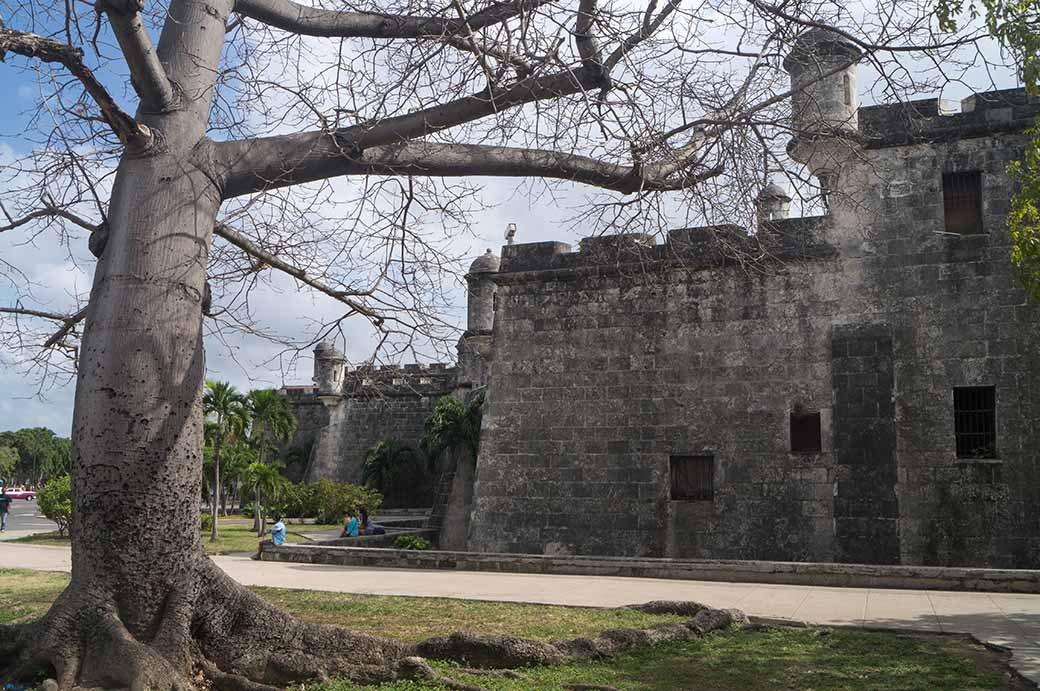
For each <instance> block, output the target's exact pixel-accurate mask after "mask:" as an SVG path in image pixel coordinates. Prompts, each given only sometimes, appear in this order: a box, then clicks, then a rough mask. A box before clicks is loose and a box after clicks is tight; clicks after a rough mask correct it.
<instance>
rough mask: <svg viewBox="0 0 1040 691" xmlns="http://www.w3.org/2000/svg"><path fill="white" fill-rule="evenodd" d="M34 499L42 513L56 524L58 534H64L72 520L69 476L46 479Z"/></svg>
mask: <svg viewBox="0 0 1040 691" xmlns="http://www.w3.org/2000/svg"><path fill="white" fill-rule="evenodd" d="M36 501H37V502H38V503H39V507H40V511H41V512H42V513H43V515H44V516H46V517H47V518H49V519H51V520H52V521H54V522H55V523H57V524H58V535H64V534H65V531H67V530H68V529H69V521H71V520H72V481H71V480H70V479H69V476H68V475H61V476H59V477H56V478H52V479H50V480H48V481H47V484H45V485H44V486H43V487H41V488H40V491H39V492H37V493H36Z"/></svg>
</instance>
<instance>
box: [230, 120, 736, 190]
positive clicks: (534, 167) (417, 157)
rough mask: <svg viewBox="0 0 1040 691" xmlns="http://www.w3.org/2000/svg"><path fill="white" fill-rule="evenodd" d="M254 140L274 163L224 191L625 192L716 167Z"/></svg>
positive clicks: (450, 147)
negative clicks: (388, 186) (558, 187)
mask: <svg viewBox="0 0 1040 691" xmlns="http://www.w3.org/2000/svg"><path fill="white" fill-rule="evenodd" d="M255 146H257V147H259V148H261V149H262V150H263V151H262V152H260V153H259V155H258V156H257V158H258V159H261V160H265V161H280V163H279V164H277V165H272V166H268V167H267V168H266V169H263V170H254V172H253V175H252V176H251V177H253V178H254V181H255V179H256V178H255V176H257V175H259V176H260V177H261V178H262V183H263V184H262V185H261V186H260V187H256V186H255V185H244V184H242V183H244V182H245V181H244V180H234V179H233V180H232V181H230V182H229V185H228V187H227V188H226V190H225V198H230V197H233V196H237V195H241V194H249V193H251V192H254V191H256V189H271V188H276V187H285V186H288V185H295V184H300V183H304V182H311V181H314V180H322V179H325V178H331V177H336V176H340V175H395V176H404V175H421V176H448V177H451V176H501V177H542V178H556V179H560V180H570V181H573V182H580V183H584V184H587V185H593V186H595V187H601V188H604V189H609V190H614V191H617V192H621V193H624V194H631V193H633V192H638V191H656V192H660V191H669V190H679V189H684V188H687V187H692V186H693V185H695V184H697V183H699V182H702V181H704V180H706V179H708V178H711V177H715V176H716V175H719V174H721V172H722V168H720V167H716V168H711V169H700V170H697V171H696V172H694V171H691V170H689V169H685V168H684V169H681V170H680V169H679V168H678V167H677V166H676V165H675V164H674V160H673V159H671V158H670V159H669V160H667V161H663V162H662V163H660V164H654V165H646V166H625V165H620V164H616V163H609V162H606V161H599V160H596V159H594V158H590V157H588V156H579V155H576V154H569V153H565V152H558V151H545V150H542V149H523V148H513V147H505V146H486V145H478V144H437V143H433V142H407V143H404V144H389V145H384V146H378V147H372V148H369V149H366V150H365V151H364V153H363V154H360V155H359V156H358V157H354V158H352V157H350V156H346V155H344V153H343V150H342V148H341V147H340V145H339V144H338V143H337V141H336V138H335V137H333V136H330V135H328V134H326V133H323V132H312V133H309V134H302V135H299V134H298V135H286V136H283V137H270V138H268V139H266V140H258V141H257V142H256V143H255ZM686 165H687V166H689V165H690V163H689V161H686Z"/></svg>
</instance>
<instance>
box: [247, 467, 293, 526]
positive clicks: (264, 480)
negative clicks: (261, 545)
mask: <svg viewBox="0 0 1040 691" xmlns="http://www.w3.org/2000/svg"><path fill="white" fill-rule="evenodd" d="M242 478H243V481H244V482H245V483H246V484H248V485H250V486H251V487H252V488H253V494H254V495H255V497H256V503H255V506H256V509H255V513H254V518H255V519H258V520H256V521H254V526H255V525H259V528H258V529H257V537H260V536H262V535H263V534H264V530H265V529H266V527H267V521H266V518H265V517H264V515H263V512H264V497H265V496H266V497H270V498H271V499H275V498H277V497H278V495H279V493H280V492H281V489H282V487H283V486H284V485H285V481H286V480H285V478H284V477H282V475H281V473H279V472H278V470H277V469H276V468H274V467H272V466H270V465H267V464H266V463H259V462H257V463H250V464H249V465H248V466H246V468H245V470H244V471H243V473H242Z"/></svg>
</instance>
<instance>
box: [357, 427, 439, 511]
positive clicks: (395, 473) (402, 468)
mask: <svg viewBox="0 0 1040 691" xmlns="http://www.w3.org/2000/svg"><path fill="white" fill-rule="evenodd" d="M425 474H426V469H425V468H424V467H423V464H422V462H421V459H420V458H419V453H418V452H416V450H415V449H413V448H412V447H410V446H406V445H404V444H402V443H401V442H399V441H395V440H393V439H384V440H382V441H380V442H377V443H376V444H375V445H374V446H373V447H372V448H371V449H369V450H368V454H367V455H366V456H365V463H364V465H362V466H361V484H362V485H365V486H366V487H370V488H372V489H375V490H378V491H379V493H380V494H382V495H384V496H387V495H390V496H393V497H394V498H395V499H398V500H399V499H404V498H405V497H401V496H399V495H401V494H402V493H403V491H404V490H405V483H402V482H401V481H402V480H405V479H411V480H412V482H410V483H407V484H410V485H421V484H423V483H421V482H420V480H422V479H423V478H422V477H417V476H422V475H425ZM409 476H411V477H410V478H409Z"/></svg>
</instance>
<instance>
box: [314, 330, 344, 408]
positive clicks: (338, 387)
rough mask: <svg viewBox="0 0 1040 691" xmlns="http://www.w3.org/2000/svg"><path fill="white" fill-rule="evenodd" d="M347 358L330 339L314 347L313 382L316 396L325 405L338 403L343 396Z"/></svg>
mask: <svg viewBox="0 0 1040 691" xmlns="http://www.w3.org/2000/svg"><path fill="white" fill-rule="evenodd" d="M346 372H347V359H346V358H345V357H344V356H343V353H341V352H339V350H337V348H336V346H335V344H333V343H332V341H322V342H321V343H319V344H318V345H317V346H315V348H314V383H315V384H316V385H317V386H318V398H320V399H321V402H322V403H324V404H325V405H326V406H335V405H338V404H339V402H340V400H341V399H342V398H343V384H344V380H345V379H346Z"/></svg>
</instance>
